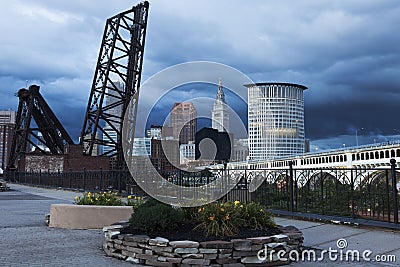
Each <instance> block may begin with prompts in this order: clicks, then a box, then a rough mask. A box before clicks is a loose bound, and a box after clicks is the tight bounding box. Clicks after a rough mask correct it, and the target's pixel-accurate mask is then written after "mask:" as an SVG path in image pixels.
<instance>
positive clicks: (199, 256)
mask: <svg viewBox="0 0 400 267" xmlns="http://www.w3.org/2000/svg"><path fill="white" fill-rule="evenodd" d="M123 227H124V226H123V225H113V226H110V227H104V229H103V231H104V232H105V241H104V244H103V249H104V251H105V253H106V254H107V255H108V256H111V257H115V258H118V259H121V260H125V261H128V262H132V263H139V264H143V265H150V266H168V267H171V266H182V267H183V266H227V267H236V266H277V265H284V264H288V263H289V261H288V260H282V258H285V257H286V258H288V255H289V253H290V251H292V250H297V251H301V249H302V246H303V235H302V233H301V232H300V231H299V230H298V229H297V228H295V227H292V226H289V227H285V228H282V231H283V234H279V235H273V236H266V237H249V238H246V239H232V240H231V241H229V242H228V241H206V242H195V241H189V240H186V241H169V240H167V239H165V238H162V237H156V238H150V237H149V236H147V235H130V234H120V229H121V228H123ZM265 251H267V254H265ZM278 253H279V256H280V257H278Z"/></svg>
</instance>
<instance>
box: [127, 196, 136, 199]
mask: <svg viewBox="0 0 400 267" xmlns="http://www.w3.org/2000/svg"><path fill="white" fill-rule="evenodd" d="M131 198H132V196H128V199H131ZM135 199H136V198H135Z"/></svg>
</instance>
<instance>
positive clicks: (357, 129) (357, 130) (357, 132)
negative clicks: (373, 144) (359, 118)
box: [356, 128, 364, 146]
mask: <svg viewBox="0 0 400 267" xmlns="http://www.w3.org/2000/svg"><path fill="white" fill-rule="evenodd" d="M358 130H364V128H357V129H356V146H358Z"/></svg>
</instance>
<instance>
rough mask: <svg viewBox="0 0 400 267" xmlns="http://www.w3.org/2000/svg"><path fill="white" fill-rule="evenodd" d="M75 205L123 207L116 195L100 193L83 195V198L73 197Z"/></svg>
mask: <svg viewBox="0 0 400 267" xmlns="http://www.w3.org/2000/svg"><path fill="white" fill-rule="evenodd" d="M74 204H76V205H101V206H123V205H124V203H123V202H122V200H121V199H119V198H118V195H117V193H113V192H111V191H109V192H100V193H91V192H87V193H84V194H83V196H81V197H79V196H76V197H75V203H74Z"/></svg>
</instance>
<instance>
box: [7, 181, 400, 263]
mask: <svg viewBox="0 0 400 267" xmlns="http://www.w3.org/2000/svg"><path fill="white" fill-rule="evenodd" d="M9 185H10V187H11V188H12V189H13V190H16V191H10V192H8V194H21V195H24V194H26V195H28V196H29V198H30V199H32V198H33V199H35V198H36V199H37V201H36V202H33V201H31V202H24V204H23V205H28V206H26V207H24V208H23V207H22V206H21V202H17V201H11V200H10V201H7V202H9V205H13V204H15V205H19V209H21V211H19V210H18V209H16V210H17V212H16V211H15V210H13V209H11V207H8V206H7V208H6V212H5V214H4V213H3V215H7V212H9V213H8V215H9V216H11V217H8V221H7V222H6V223H5V225H4V224H3V225H2V223H1V220H2V219H0V230H1V228H2V227H3V234H4V233H6V232H9V231H10V230H11V229H12V228H14V227H16V228H15V230H16V232H15V233H18V232H20V231H19V230H18V229H17V228H18V225H19V224H21V223H22V222H23V221H24V219H25V218H26V219H27V220H30V221H29V222H28V223H27V225H25V223H23V225H21V226H35V227H37V226H38V225H39V224H41V225H43V224H44V212H45V210H46V209H48V210H49V208H50V204H53V203H73V201H74V198H75V196H77V195H81V194H82V193H81V192H71V191H65V190H56V189H43V188H37V187H30V186H24V185H19V184H9ZM14 197H15V196H14ZM29 203H32V204H29ZM3 204H4V203H3ZM4 207H5V206H3V208H4ZM0 208H1V205H0ZM30 209H32V210H30ZM38 209H40V210H41V211H40V212H41V215H40V217H39V216H37V218H36V217H35V216H32V215H31V214H33V215H35V214H37V210H38ZM29 212H30V215H29V216H28V213H29ZM25 215H27V216H25ZM21 216H22V217H21ZM24 216H25V217H24ZM2 218H5V217H4V216H2ZM34 218H35V221H34V223H33V221H32V220H33V219H34ZM39 221H41V222H42V223H39ZM275 221H276V223H277V224H279V225H282V226H288V225H293V226H295V227H297V228H299V229H300V230H301V231H302V232H303V234H304V245H305V246H306V249H310V250H313V251H316V253H317V255H318V256H321V253H322V251H324V250H326V251H328V250H329V249H331V250H340V249H339V248H338V244H337V241H338V240H339V239H344V240H345V241H344V240H341V241H342V242H345V243H347V246H346V247H343V249H341V250H342V251H343V252H344V253H346V251H348V250H357V251H359V252H360V258H362V253H363V252H364V251H365V250H370V251H372V254H371V255H368V256H369V258H371V259H372V260H374V259H375V256H377V255H381V256H389V255H394V256H395V257H396V262H376V261H364V260H362V261H361V262H357V261H345V260H344V259H345V257H344V258H343V260H340V258H338V259H337V260H336V261H332V260H330V259H329V255H328V254H327V253H326V254H322V255H323V256H324V257H321V258H323V260H322V261H318V262H314V261H313V260H306V261H301V262H297V263H292V265H293V266H337V265H338V264H340V265H343V266H399V265H400V232H399V231H391V230H386V229H383V228H367V227H354V226H346V225H336V224H330V223H324V222H311V221H302V220H294V219H289V218H286V217H275ZM12 222H14V223H15V224H13V223H12ZM3 223H4V222H3ZM6 228H7V229H6ZM36 229H39V228H36ZM40 229H42V228H40ZM46 229H48V228H45V227H44V226H43V231H45V232H47V234H51V233H53V234H56V233H57V232H58V231H59V232H60V233H61V232H65V230H61V229H50V230H46ZM41 231H42V230H41ZM0 232H1V231H0ZM80 232H81V234H82V233H88V234H84V235H88V236H87V237H89V236H92V237H93V238H94V240H97V242H99V244H97V245H96V246H95V251H96V253H94V254H96V255H97V256H96V255H93V257H94V256H96V257H99V255H101V257H100V259H101V262H98V263H99V264H100V265H98V266H108V264H111V265H114V266H127V265H126V263H125V262H120V261H118V260H115V259H111V258H106V257H104V255H103V253H102V251H101V249H100V246H101V240H102V238H101V236H102V234H101V232H100V231H80ZM69 233H70V234H69V235H72V236H73V235H74V233H75V234H76V233H77V232H76V231H69ZM66 236H68V235H66ZM25 237H26V236H25ZM42 238H46V240H51V238H50V237H45V236H42ZM3 241H4V240H3ZM32 242H34V241H29V242H28V243H32ZM73 242H77V241H76V240H74V241H73ZM0 243H2V242H1V240H0ZM76 246H79V244H77V245H76ZM96 247H97V248H96ZM97 249H98V250H97ZM16 251H17V252H15V253H19V252H18V250H16ZM42 253H43V252H42ZM85 256H86V257H89V255H88V254H86V253H85ZM32 257H34V255H32ZM77 257H78V255H77ZM31 259H32V258H31ZM85 259H86V260H89V259H88V258H85ZM92 259H93V258H92ZM76 260H77V261H76V263H79V262H81V263H82V261H83V259H82V261H79V260H78V259H76ZM31 263H32V262H31ZM37 263H38V266H40V263H41V261H39V262H37ZM53 263H54V262H53ZM59 263H60V264H61V266H63V263H65V262H59ZM86 263H87V261H86ZM103 264H105V265H103ZM0 265H1V264H0ZM129 265H130V266H132V265H131V264H129ZM50 266H52V265H50ZM59 266H60V265H59ZM90 266H91V265H90Z"/></svg>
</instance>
